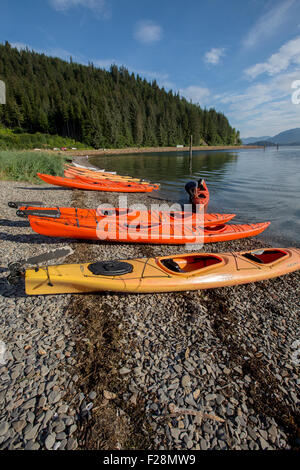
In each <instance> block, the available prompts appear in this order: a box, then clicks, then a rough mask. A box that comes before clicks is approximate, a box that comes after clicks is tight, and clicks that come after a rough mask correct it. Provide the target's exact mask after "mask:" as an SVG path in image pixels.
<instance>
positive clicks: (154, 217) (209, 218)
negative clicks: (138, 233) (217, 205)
mask: <svg viewBox="0 0 300 470" xmlns="http://www.w3.org/2000/svg"><path fill="white" fill-rule="evenodd" d="M17 215H18V216H20V217H28V216H29V215H33V216H37V217H46V218H51V219H55V220H58V219H68V218H71V219H76V223H77V222H78V224H80V220H81V219H82V220H81V221H84V220H85V219H91V220H92V223H93V224H95V229H96V225H97V223H99V222H100V221H101V220H103V219H104V218H106V219H107V220H108V218H109V217H110V218H111V219H112V220H113V218H116V219H120V218H121V217H122V216H126V217H127V220H128V221H132V220H133V221H134V220H137V218H139V220H142V221H144V222H147V223H148V222H149V221H151V223H157V222H160V223H161V224H163V223H168V222H172V223H182V220H183V218H184V220H192V223H193V225H196V224H198V225H199V226H204V227H210V226H216V225H222V224H225V223H227V222H229V221H230V220H231V219H233V218H234V217H235V214H204V218H203V221H202V219H201V218H200V216H199V215H198V216H197V214H194V213H192V212H183V211H150V210H149V211H146V210H140V211H135V210H131V209H127V208H119V207H117V208H114V207H105V208H103V209H102V208H98V209H78V208H73V207H36V206H21V207H20V208H19V209H18V211H17ZM78 224H77V225H78Z"/></svg>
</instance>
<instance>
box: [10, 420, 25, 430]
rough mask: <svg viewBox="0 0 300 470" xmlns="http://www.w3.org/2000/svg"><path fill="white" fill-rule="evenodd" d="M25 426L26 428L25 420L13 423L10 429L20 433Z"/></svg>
mask: <svg viewBox="0 0 300 470" xmlns="http://www.w3.org/2000/svg"><path fill="white" fill-rule="evenodd" d="M25 426H26V421H25V420H21V421H15V422H13V423H12V427H13V428H14V430H15V431H16V432H18V433H20V432H21V431H22V430H23V429H24V428H25Z"/></svg>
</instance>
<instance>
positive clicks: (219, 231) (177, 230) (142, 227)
mask: <svg viewBox="0 0 300 470" xmlns="http://www.w3.org/2000/svg"><path fill="white" fill-rule="evenodd" d="M28 219H29V222H30V225H31V228H32V229H33V230H34V231H35V232H37V233H40V234H41V235H47V236H52V237H65V238H80V239H88V240H102V241H103V240H107V241H115V242H127V243H155V244H183V243H213V242H220V241H227V240H236V239H239V238H245V237H251V236H255V235H258V234H260V233H261V232H263V231H264V230H265V229H266V228H267V227H268V226H269V225H270V222H264V223H258V224H243V225H226V224H223V225H217V226H213V227H207V228H203V227H202V226H198V225H193V223H192V221H191V222H190V223H189V222H187V223H185V224H181V223H178V222H177V223H174V222H173V221H172V220H169V223H167V222H166V221H164V222H163V223H162V222H161V221H160V220H158V221H157V222H154V223H152V221H151V222H149V220H141V219H138V220H134V221H130V220H129V221H128V219H127V217H126V214H125V215H124V218H122V217H119V218H105V217H104V218H103V219H102V220H101V221H100V222H98V221H96V220H95V219H92V218H86V219H83V218H81V219H79V218H77V217H73V218H72V217H67V218H64V219H55V218H46V217H38V216H35V215H29V216H28ZM123 220H124V222H123Z"/></svg>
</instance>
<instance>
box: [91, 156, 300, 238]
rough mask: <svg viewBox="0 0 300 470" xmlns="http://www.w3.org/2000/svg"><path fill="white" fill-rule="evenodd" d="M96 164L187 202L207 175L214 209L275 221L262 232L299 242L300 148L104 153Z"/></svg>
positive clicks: (243, 219)
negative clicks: (194, 184)
mask: <svg viewBox="0 0 300 470" xmlns="http://www.w3.org/2000/svg"><path fill="white" fill-rule="evenodd" d="M91 162H92V163H93V164H94V165H97V166H99V167H100V168H106V169H107V170H112V171H117V172H118V173H119V174H126V175H131V176H134V177H138V178H145V179H148V180H150V181H153V182H159V183H161V189H160V191H159V194H157V196H159V197H161V198H166V199H167V200H171V201H174V202H180V203H181V204H184V203H187V201H188V197H187V194H186V192H185V190H184V186H185V184H186V183H187V182H188V181H190V180H198V179H199V178H200V177H202V178H205V180H206V182H207V185H208V188H209V190H210V204H209V211H210V212H224V213H225V212H226V213H229V212H235V213H236V214H237V217H236V218H235V219H234V221H235V222H236V223H244V222H261V221H271V226H270V227H269V229H268V230H267V231H266V232H264V234H262V235H261V237H263V238H265V239H266V240H268V241H272V240H276V241H277V242H278V241H280V242H281V243H282V244H284V245H285V246H288V245H291V244H293V245H297V244H299V232H300V223H299V214H300V184H299V176H298V175H299V162H300V148H299V147H279V149H278V150H277V149H276V147H275V148H266V150H265V151H264V150H263V149H251V150H250V149H249V150H236V151H230V152H226V151H210V152H203V151H202V152H199V151H193V158H192V162H191V161H190V158H189V152H168V153H163V152H161V153H155V154H133V155H114V156H100V157H94V158H92V159H91Z"/></svg>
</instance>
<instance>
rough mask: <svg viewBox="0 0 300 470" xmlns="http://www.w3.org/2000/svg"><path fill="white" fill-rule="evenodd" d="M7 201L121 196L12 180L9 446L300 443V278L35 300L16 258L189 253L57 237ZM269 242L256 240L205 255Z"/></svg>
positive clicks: (142, 198)
mask: <svg viewBox="0 0 300 470" xmlns="http://www.w3.org/2000/svg"><path fill="white" fill-rule="evenodd" d="M235 148H236V147H235ZM143 151H144V150H143ZM160 151H161V149H160ZM118 153H120V151H119V150H118ZM78 161H80V159H79V160H78ZM8 195H9V196H8ZM7 200H40V201H43V202H44V203H47V204H52V205H57V204H60V205H71V206H74V207H76V206H77V207H97V205H98V204H99V203H100V202H101V203H103V202H109V203H111V204H115V205H117V202H118V195H117V194H113V193H105V194H101V193H98V192H93V191H91V192H87V191H85V192H83V191H79V190H64V189H62V188H60V189H58V188H56V187H51V186H48V185H42V186H34V185H32V184H29V183H16V182H2V183H1V190H0V204H1V220H0V224H1V233H0V238H1V242H2V243H1V245H0V255H1V265H0V294H1V297H0V311H1V316H0V322H1V338H0V339H1V341H3V343H4V344H5V348H6V352H5V361H4V363H3V361H2V363H1V364H0V378H1V389H0V448H1V449H76V448H83V449H152V450H153V449H173V450H176V449H189V450H201V449H235V450H239V449H245V450H255V449H257V450H259V449H291V448H296V447H297V446H299V437H300V436H299V434H297V433H299V414H298V407H299V365H298V362H297V357H298V356H297V351H298V349H297V348H299V345H298V342H297V341H298V340H299V337H300V335H299V285H300V283H299V280H300V275H299V272H297V273H293V274H290V275H287V276H284V277H282V278H277V279H274V280H270V281H263V282H259V283H256V284H250V285H244V286H235V287H228V288H222V289H215V290H211V291H197V292H185V293H174V294H150V295H134V294H131V295H117V294H106V293H102V294H98V295H73V296H71V295H63V296H58V295H53V296H45V297H27V296H26V295H25V294H24V286H23V284H22V282H21V283H20V284H19V285H18V286H9V285H8V284H7V281H6V275H7V270H6V268H7V264H8V262H9V261H15V260H17V259H19V258H24V257H27V256H31V255H34V254H38V253H42V252H45V251H47V250H49V248H51V249H52V248H55V247H59V246H65V245H69V246H71V247H72V248H73V249H74V253H73V254H72V255H71V256H70V257H68V258H67V259H66V260H65V261H66V262H83V261H87V260H100V259H103V260H107V259H116V258H130V257H138V256H141V257H142V256H152V255H154V256H155V255H162V254H170V253H174V252H175V253H179V252H181V251H182V247H180V246H173V247H170V246H159V245H158V246H156V245H133V244H110V243H89V242H78V241H76V240H61V239H51V238H47V237H43V236H40V235H38V234H35V233H33V232H32V230H31V229H30V226H29V224H28V223H27V221H26V220H24V219H19V218H17V217H16V215H15V211H14V210H13V209H10V208H8V207H7ZM128 202H129V204H131V203H138V202H142V203H144V204H146V205H150V204H151V203H152V202H153V200H152V199H151V195H140V194H130V195H128ZM261 246H262V243H261V241H260V240H259V239H258V238H253V239H245V240H240V241H239V240H237V241H234V242H227V243H217V244H210V245H205V246H204V251H206V252H208V251H211V252H220V251H228V250H242V249H247V248H249V249H250V248H251V249H252V248H257V247H261ZM264 246H265V245H264ZM297 345H298V346H297Z"/></svg>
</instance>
